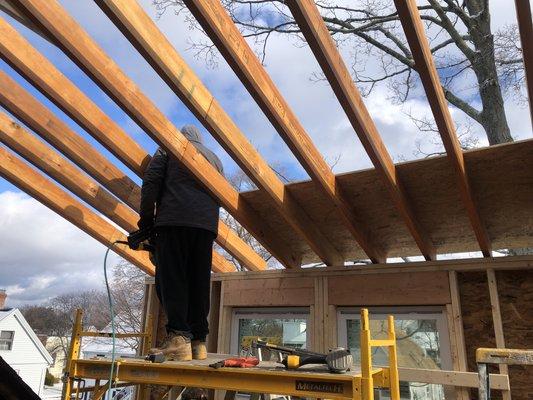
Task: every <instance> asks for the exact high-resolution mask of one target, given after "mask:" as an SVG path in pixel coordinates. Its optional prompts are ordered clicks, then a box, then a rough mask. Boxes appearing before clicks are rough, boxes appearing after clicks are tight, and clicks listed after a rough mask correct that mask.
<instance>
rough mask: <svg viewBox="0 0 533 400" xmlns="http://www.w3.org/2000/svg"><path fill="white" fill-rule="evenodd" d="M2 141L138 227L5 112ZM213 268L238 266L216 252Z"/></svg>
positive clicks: (131, 215)
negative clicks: (218, 255)
mask: <svg viewBox="0 0 533 400" xmlns="http://www.w3.org/2000/svg"><path fill="white" fill-rule="evenodd" d="M0 142H2V143H3V144H5V145H6V146H7V147H9V148H10V149H11V150H12V151H14V152H16V153H17V154H18V155H20V156H21V157H23V158H24V159H26V160H27V161H28V162H30V163H31V164H33V165H34V166H35V167H37V168H39V169H40V170H41V171H42V172H44V173H45V174H46V175H48V176H50V177H51V178H52V179H54V180H55V181H57V182H58V183H60V184H61V185H63V186H64V187H65V188H67V189H68V190H70V191H71V192H72V193H74V194H75V195H76V196H78V197H79V198H81V199H82V200H84V201H85V202H87V204H89V205H90V206H92V207H94V208H95V209H96V210H97V211H99V212H101V213H102V214H104V215H105V216H106V217H107V218H109V219H110V220H111V221H113V222H115V223H116V224H117V225H118V226H120V227H121V228H122V229H124V230H126V231H128V232H132V231H134V230H136V229H137V220H138V219H139V215H138V214H137V213H136V212H135V211H133V210H132V209H131V208H129V207H128V206H127V205H126V204H124V203H122V202H121V201H119V200H118V199H117V198H116V197H114V196H113V195H112V194H111V193H110V192H108V191H107V190H106V189H105V188H103V187H102V186H100V185H99V184H98V182H96V181H94V180H93V179H91V178H90V177H89V176H87V175H86V174H84V173H83V172H82V171H80V170H79V169H77V168H76V167H75V166H74V164H72V163H71V162H70V161H68V160H66V159H65V158H64V157H62V156H61V155H59V154H58V153H57V152H55V151H53V150H52V149H50V148H49V147H48V146H46V145H45V144H44V143H42V142H41V141H40V140H38V139H37V138H36V137H35V136H34V135H32V134H31V133H29V132H28V131H27V130H26V129H24V128H22V127H21V126H20V125H19V124H18V123H17V122H15V121H14V120H12V119H11V118H9V117H8V116H7V115H6V114H4V113H2V112H0ZM213 253H215V250H213ZM212 267H213V271H215V272H232V271H233V272H234V271H235V266H233V265H232V264H231V263H230V262H229V261H227V260H226V259H225V258H223V257H217V256H216V255H215V254H213V266H212Z"/></svg>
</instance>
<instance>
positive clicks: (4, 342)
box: [0, 331, 15, 350]
mask: <svg viewBox="0 0 533 400" xmlns="http://www.w3.org/2000/svg"><path fill="white" fill-rule="evenodd" d="M14 336H15V332H14V331H0V350H11V348H12V347H13V337H14Z"/></svg>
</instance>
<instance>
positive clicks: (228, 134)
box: [97, 0, 343, 265]
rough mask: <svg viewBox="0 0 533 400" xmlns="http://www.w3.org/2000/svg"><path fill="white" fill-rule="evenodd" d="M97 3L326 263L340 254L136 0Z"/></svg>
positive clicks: (340, 259)
mask: <svg viewBox="0 0 533 400" xmlns="http://www.w3.org/2000/svg"><path fill="white" fill-rule="evenodd" d="M97 4H98V5H99V6H100V7H101V8H102V9H103V10H104V12H105V13H106V14H107V15H108V16H109V18H110V19H111V20H112V21H113V22H114V23H115V25H116V26H117V27H118V28H119V30H120V31H121V32H122V33H123V34H124V35H125V36H126V37H127V38H128V39H129V40H130V42H131V43H132V44H133V45H134V46H135V47H136V48H137V50H139V52H140V53H141V54H142V55H143V57H144V58H145V59H146V60H147V61H148V62H149V63H150V65H152V66H153V67H154V69H155V71H156V72H157V73H158V74H159V76H160V77H161V78H162V79H163V80H164V81H165V82H166V83H167V84H168V85H169V87H170V88H171V89H172V90H173V91H174V93H176V95H177V96H178V97H179V98H180V99H181V100H182V101H183V102H184V103H185V105H186V106H187V107H188V108H189V109H190V110H191V111H192V112H193V113H194V115H195V116H196V117H197V118H198V120H199V121H200V122H202V124H203V125H204V126H205V127H206V128H207V130H208V131H209V132H211V134H212V135H213V137H215V139H217V140H218V142H219V143H220V144H221V145H222V146H223V147H224V149H225V150H226V151H227V152H228V153H229V154H230V155H231V156H232V158H233V159H234V160H235V162H237V164H238V165H239V166H240V167H241V168H242V169H243V171H245V172H246V174H247V175H248V176H249V177H250V178H251V179H252V180H253V182H254V183H255V184H256V185H257V186H258V187H259V188H261V189H262V190H264V191H265V192H266V193H268V194H269V195H270V197H271V198H272V200H273V201H274V204H275V205H276V206H277V208H278V209H279V210H280V212H281V214H282V215H283V216H284V217H285V219H286V220H287V222H288V223H289V224H290V225H291V226H292V227H293V228H294V230H295V231H296V232H298V233H299V234H300V235H302V236H303V237H304V238H305V239H306V241H307V242H308V243H309V245H310V247H311V248H312V249H313V250H314V251H315V252H316V254H317V255H318V256H319V257H320V258H321V259H322V261H323V262H324V263H325V264H326V265H333V264H339V263H341V262H342V261H343V259H342V255H341V254H340V253H339V252H338V250H337V249H336V248H335V246H334V245H333V244H332V243H331V242H330V240H329V238H327V237H326V236H324V234H323V233H322V232H321V231H320V229H319V228H318V226H317V225H316V224H315V223H314V222H313V221H312V220H311V219H310V218H309V216H308V215H307V214H306V213H305V212H303V210H302V208H301V207H300V205H299V204H298V203H297V202H296V201H295V200H294V198H293V197H292V195H291V194H290V193H289V192H287V191H286V190H285V186H284V185H283V182H281V180H280V179H279V178H278V177H277V176H276V174H275V172H274V171H273V170H272V169H271V168H270V166H269V165H268V164H267V162H266V161H265V160H264V159H263V158H262V157H261V156H260V155H259V153H258V152H257V151H256V149H255V148H254V147H253V146H252V144H251V143H250V142H249V141H248V139H247V138H246V136H245V135H244V134H243V133H242V132H241V131H240V130H239V128H238V127H237V125H236V124H235V123H234V122H233V121H232V119H231V118H230V116H229V115H228V114H227V113H226V112H225V111H224V110H223V109H222V107H221V106H220V104H219V103H218V102H217V100H216V99H215V98H214V97H213V96H212V95H211V93H209V91H208V89H207V88H206V87H205V86H204V85H203V83H202V81H201V80H200V79H199V78H198V77H197V76H196V74H195V73H194V72H193V70H192V69H191V68H190V67H189V66H188V65H187V64H186V63H185V61H184V60H183V58H182V57H181V56H180V55H179V54H178V52H177V51H176V50H175V49H174V47H173V46H172V45H171V44H170V42H169V41H168V40H167V38H166V37H165V36H164V35H163V34H162V33H161V31H160V30H159V29H158V28H157V26H156V25H155V23H154V22H153V21H152V19H151V18H150V17H149V16H148V15H147V14H146V12H145V11H144V10H143V8H142V7H141V6H140V5H139V4H138V3H137V2H136V1H135V0H103V1H97Z"/></svg>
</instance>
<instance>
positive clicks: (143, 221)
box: [137, 217, 154, 230]
mask: <svg viewBox="0 0 533 400" xmlns="http://www.w3.org/2000/svg"><path fill="white" fill-rule="evenodd" d="M137 226H138V227H139V229H140V230H145V229H147V230H148V229H150V230H151V229H152V228H153V227H154V218H153V217H152V218H147V217H141V218H140V219H139V222H137Z"/></svg>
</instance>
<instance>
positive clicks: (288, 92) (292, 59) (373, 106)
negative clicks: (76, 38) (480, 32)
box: [0, 0, 532, 305]
mask: <svg viewBox="0 0 533 400" xmlns="http://www.w3.org/2000/svg"><path fill="white" fill-rule="evenodd" d="M142 3H143V5H144V6H145V9H146V10H147V11H148V12H149V14H150V15H151V16H152V17H154V19H155V16H156V10H155V9H154V8H153V6H152V5H151V2H150V0H143V1H142ZM62 4H63V5H64V6H65V7H66V8H67V10H68V11H69V12H70V13H71V14H72V15H73V16H74V17H75V18H76V19H77V20H78V21H79V23H80V24H81V25H82V26H83V27H84V28H85V29H86V30H87V31H88V32H89V33H90V35H91V36H92V37H93V38H94V39H95V40H96V41H97V42H98V43H99V44H100V45H101V46H102V47H103V48H104V50H106V51H107V52H108V54H109V55H110V56H111V57H112V58H113V59H114V60H115V61H116V62H117V63H118V64H119V65H120V66H121V67H122V68H123V69H124V71H125V72H126V73H127V74H128V75H129V76H130V77H131V78H133V79H134V80H135V81H136V82H137V84H138V85H139V86H140V87H141V89H142V90H143V91H144V92H145V93H146V94H147V95H148V96H149V97H150V98H151V99H152V100H153V101H154V102H155V103H156V104H157V105H158V106H159V107H160V109H161V110H162V111H163V113H164V114H165V115H167V116H168V117H169V118H170V119H171V120H172V121H173V122H174V124H175V125H176V126H178V127H180V126H182V125H184V124H187V123H197V121H196V120H195V118H194V116H193V115H192V114H191V113H190V112H189V111H188V110H187V109H186V107H184V106H183V104H182V103H181V102H180V100H179V99H178V98H177V97H176V96H175V94H174V93H172V92H171V90H170V89H168V87H167V86H166V85H165V84H164V82H163V81H162V80H161V79H160V78H159V77H158V76H157V75H156V74H155V72H154V71H153V70H152V69H151V67H150V66H149V65H148V64H147V63H146V62H145V61H144V60H143V58H142V57H141V56H140V55H139V54H138V53H137V52H136V51H135V50H134V49H133V47H132V46H131V45H130V44H129V43H128V42H127V40H126V39H125V38H124V37H123V36H122V35H121V34H120V33H119V32H118V30H117V29H116V28H115V27H114V26H113V24H112V23H111V22H110V21H109V20H108V19H107V18H106V17H105V15H104V14H103V13H102V12H101V11H100V10H99V8H98V7H97V6H96V5H95V4H94V2H92V1H67V0H63V1H62ZM506 4H507V6H506ZM492 7H493V15H494V17H493V20H494V24H495V27H498V26H501V25H503V24H504V23H508V22H511V21H512V20H513V18H514V10H513V7H509V6H508V2H507V1H506V0H493V2H492ZM3 16H4V15H3ZM4 17H5V16H4ZM183 18H184V17H183V15H181V16H176V15H174V13H172V12H167V13H166V14H165V15H163V16H162V18H160V19H158V20H157V24H158V26H159V27H160V29H161V30H162V31H163V32H164V33H165V34H166V35H167V37H168V38H169V39H170V40H171V42H172V43H173V44H174V46H175V47H176V49H177V50H178V51H179V52H180V54H181V55H182V56H183V57H184V58H185V59H186V61H187V62H188V63H189V65H191V66H192V67H193V69H194V70H195V71H196V72H197V73H198V75H199V76H200V78H201V79H202V80H203V82H204V83H205V85H206V86H207V87H208V88H209V89H210V90H211V91H212V93H213V94H214V95H215V97H216V98H217V99H218V100H219V102H220V103H221V105H222V106H223V107H224V109H225V110H226V111H227V112H228V113H229V114H230V115H231V116H232V117H233V118H234V120H235V121H236V123H237V125H238V126H239V127H240V128H241V129H242V131H243V132H244V133H245V135H247V137H248V138H249V140H250V141H251V142H252V143H253V144H254V146H255V147H256V148H257V149H258V151H259V152H260V153H261V154H262V155H263V157H264V158H265V159H266V160H267V161H268V162H269V163H270V164H271V165H275V166H276V167H277V168H281V169H283V170H284V171H285V173H286V174H287V175H289V176H290V177H291V178H293V179H305V178H306V174H305V172H304V171H303V169H302V168H301V166H299V164H298V163H297V162H296V159H295V158H294V156H293V155H292V154H291V153H290V151H289V150H288V148H287V146H286V145H285V144H284V142H283V141H282V140H281V138H280V137H279V135H278V134H277V133H276V132H275V130H274V129H273V127H272V126H271V125H270V123H269V122H268V121H267V119H266V117H265V116H264V115H263V114H262V113H261V111H260V110H259V108H258V107H257V105H256V104H255V103H254V102H253V100H252V99H251V97H250V96H249V94H248V93H247V92H246V90H245V89H244V87H243V86H242V85H241V83H240V82H239V81H238V79H237V78H236V77H235V75H234V74H233V72H232V71H231V70H230V68H229V67H228V66H227V65H226V63H225V62H224V60H223V59H222V58H219V59H218V61H219V63H218V67H217V68H215V69H210V68H208V67H206V63H205V61H204V59H202V58H195V56H194V52H193V51H191V50H188V49H189V48H190V43H191V42H195V41H196V42H197V41H198V40H205V38H204V37H203V35H202V34H201V33H200V32H198V31H196V30H191V29H189V26H188V24H187V23H185V22H184V21H183ZM8 20H9V22H10V23H12V24H13V25H14V26H15V27H16V28H17V29H18V30H19V32H21V33H22V34H23V35H24V36H25V37H26V38H27V39H29V40H30V41H31V43H32V44H33V45H34V46H35V47H36V48H38V49H39V50H40V51H41V52H42V53H43V54H45V55H46V56H47V57H48V58H49V59H51V60H52V61H53V62H54V64H55V65H56V66H57V68H59V69H60V70H61V71H62V72H63V73H64V74H65V75H66V76H68V77H69V78H70V79H71V80H72V81H73V82H74V83H75V84H76V85H78V86H79V87H80V88H81V89H82V90H83V91H84V92H85V93H86V94H87V95H88V96H89V97H90V98H91V99H92V100H93V101H94V102H95V103H96V104H97V105H98V106H99V107H100V108H101V109H102V110H103V111H105V112H106V113H107V114H108V115H109V116H110V117H111V118H113V119H114V120H115V121H116V122H117V123H119V124H120V125H121V126H122V127H123V128H124V129H125V131H126V132H127V133H128V134H129V135H131V136H132V137H133V138H134V139H135V140H136V141H137V142H139V143H140V144H141V146H142V147H144V148H145V149H146V150H147V151H148V152H150V153H152V152H153V151H154V150H155V144H154V143H153V142H152V141H151V139H149V138H148V136H147V135H145V134H144V132H142V130H141V129H140V128H139V127H138V126H137V125H136V124H135V123H134V122H133V121H131V119H130V118H129V117H128V116H127V115H125V114H124V112H122V111H121V110H120V109H119V108H118V107H117V106H116V105H115V104H114V103H113V102H112V101H111V100H110V99H109V98H108V97H107V96H106V95H105V94H104V93H103V92H102V91H101V90H100V89H99V88H98V87H97V86H96V85H95V84H94V83H92V81H91V80H90V79H89V78H87V77H86V76H85V74H84V73H83V72H81V71H80V70H79V69H78V68H77V67H76V66H75V65H74V64H73V63H72V62H71V61H69V60H68V58H67V57H65V56H64V55H63V54H62V53H61V51H60V50H58V49H57V48H55V47H54V46H52V45H51V44H49V43H48V42H46V41H45V40H44V39H42V38H40V37H39V36H38V35H36V34H34V33H33V32H31V31H29V30H28V29H26V28H24V27H22V26H21V25H20V24H18V23H16V22H14V21H13V20H11V19H9V18H8ZM343 54H344V56H345V57H349V56H350V50H349V49H343ZM373 67H374V65H373V63H372V62H369V63H368V68H373ZM0 68H1V69H2V70H4V71H7V73H8V74H9V75H10V76H12V77H13V78H14V79H16V80H17V81H18V82H19V83H21V84H22V85H24V86H25V87H26V88H27V89H28V90H29V91H30V92H31V93H33V94H34V95H35V96H36V97H37V98H39V99H40V100H41V101H42V102H43V103H45V104H46V105H47V106H49V107H50V108H51V109H52V110H53V111H54V112H55V113H56V114H57V115H58V116H60V117H61V118H62V119H63V120H64V121H65V122H67V123H68V124H69V126H71V127H72V128H73V129H74V130H75V131H76V132H78V133H79V134H80V135H82V136H83V137H84V138H86V139H87V140H88V141H89V142H90V143H92V144H93V145H94V146H95V147H97V148H98V149H99V150H101V151H102V152H103V153H104V154H105V155H106V156H108V157H109V158H110V159H111V160H112V161H113V162H114V163H115V164H116V165H118V166H119V167H120V168H122V169H123V170H124V171H125V172H126V173H128V174H129V175H130V176H131V177H132V178H133V179H135V180H136V181H137V182H138V181H139V180H138V178H137V177H135V176H134V175H133V174H132V173H130V171H129V170H128V169H127V168H126V167H124V166H123V165H122V164H121V163H120V162H118V161H117V160H116V159H115V158H114V157H113V156H112V155H111V154H109V152H107V151H106V150H105V149H104V148H103V147H102V146H100V145H99V144H98V143H97V142H96V141H95V140H93V139H92V138H91V137H90V136H89V135H88V134H87V133H85V132H84V131H83V129H81V128H80V127H79V126H78V125H77V124H76V123H74V122H73V121H72V120H70V119H69V118H68V117H67V116H65V115H64V114H63V113H62V112H61V111H60V110H59V109H58V108H57V107H55V106H54V105H53V104H51V103H50V102H49V101H48V100H47V99H46V98H44V96H42V95H41V94H40V93H39V92H38V91H36V90H35V89H33V87H31V85H29V84H27V83H26V82H25V81H24V79H22V78H21V77H20V76H18V74H16V73H15V72H14V71H13V70H12V69H11V68H10V67H9V66H8V65H7V64H5V63H4V62H2V61H0ZM266 68H267V70H268V71H269V73H270V74H271V76H272V78H273V80H274V81H275V83H276V84H277V86H278V87H279V89H280V91H281V92H282V94H283V95H284V96H285V97H286V99H287V101H288V102H289V104H290V105H291V106H292V107H293V110H294V111H295V113H296V115H297V116H298V117H299V118H300V120H301V122H302V123H303V125H304V126H305V128H306V129H307V131H308V133H309V134H310V136H311V137H312V139H313V141H314V142H315V144H316V146H317V147H318V149H319V150H320V151H321V153H322V154H323V155H324V157H325V158H326V160H327V161H328V162H330V163H331V162H333V161H334V160H336V159H337V158H339V157H340V159H339V161H338V163H337V165H336V166H335V169H334V170H335V172H345V171H350V170H357V169H362V168H368V167H370V161H369V159H368V157H367V156H366V154H365V152H364V151H363V149H362V146H361V145H360V143H359V141H358V139H357V136H356V135H355V134H354V132H353V129H352V128H351V126H350V124H349V122H348V120H347V119H346V117H345V115H344V113H343V112H342V110H341V108H340V106H339V104H338V102H337V101H336V99H335V97H334V95H333V92H332V90H331V88H329V87H328V85H327V84H326V83H324V82H318V83H314V82H311V81H310V76H311V74H312V73H313V72H316V71H318V70H319V67H318V64H317V63H316V60H314V58H313V56H312V54H311V52H310V51H309V49H308V48H306V47H303V48H301V47H296V46H295V45H294V42H293V41H291V40H287V39H286V38H276V37H274V38H273V39H272V41H271V43H270V45H269V47H268V57H267V60H266ZM366 104H367V106H368V108H369V111H370V113H371V115H372V116H373V117H374V119H375V122H376V124H377V126H378V129H379V130H380V132H381V134H382V137H383V139H384V141H385V144H386V145H387V148H388V149H389V151H390V153H391V155H392V156H393V157H394V158H395V159H396V160H398V159H413V158H414V157H415V156H414V155H413V152H414V150H415V147H416V141H417V139H418V138H419V137H420V133H417V132H416V129H415V127H414V125H413V124H412V122H411V121H410V120H409V119H408V118H407V117H406V116H405V114H404V111H405V109H410V110H412V111H413V112H414V113H415V114H417V115H430V110H429V107H428V105H427V103H426V101H425V98H424V96H423V95H420V96H415V97H414V98H413V99H411V100H409V102H408V103H407V104H406V105H404V106H403V108H402V107H401V106H398V105H392V104H391V103H390V101H389V99H388V93H387V89H386V88H385V87H380V88H378V89H377V90H376V91H375V92H374V93H373V95H372V96H370V98H368V99H367V100H366ZM507 112H508V117H509V122H510V125H511V128H512V132H513V134H514V135H515V136H516V137H517V138H521V139H526V138H531V137H532V134H531V124H530V123H529V121H528V111H527V109H525V108H523V107H519V106H517V105H515V104H513V103H511V102H509V103H508V104H507ZM452 113H453V115H454V117H455V118H456V121H458V122H461V121H464V116H463V115H462V114H461V113H460V112H457V111H456V110H455V111H454V110H452ZM477 132H478V134H479V136H480V138H481V144H483V143H486V140H485V139H484V138H483V136H482V134H481V132H480V131H479V130H478V131H477ZM204 133H205V135H204V136H205V138H206V139H207V142H208V145H209V146H210V147H211V148H213V149H214V150H215V151H216V152H217V154H218V155H219V156H220V158H221V159H222V160H223V163H224V166H225V170H226V171H227V172H229V173H231V172H232V171H235V170H236V169H237V166H236V164H235V163H234V162H233V161H232V160H231V158H230V157H229V156H228V155H227V154H226V153H225V152H224V151H223V150H222V148H221V147H220V146H219V145H218V144H217V143H216V142H215V141H214V140H213V139H212V138H211V137H210V136H209V135H208V134H207V133H206V132H205V130H204ZM0 205H1V206H0V226H2V227H3V228H2V229H1V232H0V243H3V244H4V245H3V246H2V247H0V260H2V261H0V265H1V267H0V288H4V287H5V288H7V289H8V296H9V298H10V299H11V300H10V301H11V302H12V304H14V305H17V304H22V303H25V302H40V301H44V300H46V299H47V298H50V297H52V296H54V295H57V294H59V293H61V292H62V291H69V290H76V289H79V288H80V287H83V288H101V284H102V275H101V262H102V259H103V252H104V248H103V246H101V245H100V244H98V243H96V242H95V241H94V240H93V239H91V238H89V237H88V236H86V235H85V234H84V233H83V232H81V231H79V230H78V229H77V228H75V227H73V226H71V225H69V224H68V223H67V222H65V221H64V220H62V219H61V218H60V217H58V216H56V215H55V214H54V213H52V212H51V211H49V210H47V209H46V208H45V207H43V206H42V205H40V204H39V203H37V202H36V201H34V200H33V199H31V198H28V197H27V196H26V195H24V194H22V193H20V191H19V190H18V189H17V188H15V187H14V186H12V185H11V184H9V183H8V182H6V181H5V180H3V179H1V178H0ZM36 221H38V222H39V223H36ZM51 237H53V239H51ZM50 242H52V243H54V246H52V245H47V244H46V243H50ZM6 243H9V246H7V245H6ZM55 246H57V247H61V250H58V249H57V248H55ZM52 247H54V248H52ZM13 271H16V273H13ZM80 285H81V286H80Z"/></svg>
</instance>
